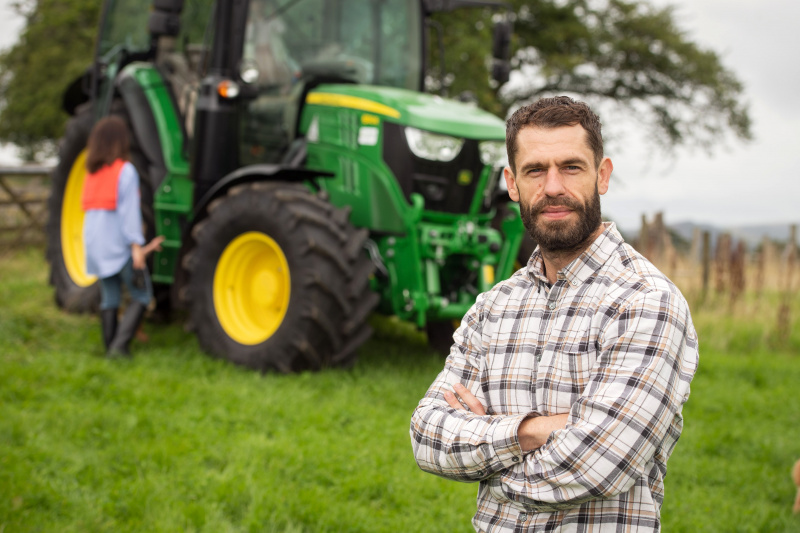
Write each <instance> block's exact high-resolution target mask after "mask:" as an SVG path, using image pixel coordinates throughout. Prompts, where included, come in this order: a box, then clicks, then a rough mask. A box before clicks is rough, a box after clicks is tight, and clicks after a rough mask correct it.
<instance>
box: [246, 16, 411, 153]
mask: <svg viewBox="0 0 800 533" xmlns="http://www.w3.org/2000/svg"><path fill="white" fill-rule="evenodd" d="M421 25H422V14H421V12H420V2H419V0H250V7H249V12H248V19H247V24H246V26H245V33H244V48H243V50H242V65H241V71H240V72H242V73H244V72H247V73H248V78H249V79H251V80H252V83H254V84H255V86H256V88H257V93H258V96H257V97H256V98H254V99H250V100H248V101H247V102H244V103H243V106H244V108H243V109H242V111H243V113H242V115H241V128H242V130H241V143H240V146H241V152H240V163H241V164H252V163H259V162H279V161H280V160H281V158H282V157H283V156H284V154H286V151H287V149H288V147H289V144H290V143H291V142H292V140H293V139H294V138H295V135H296V131H295V128H296V125H297V119H298V116H297V113H298V111H299V110H300V107H301V102H300V96H301V94H302V92H303V88H304V87H307V86H308V85H307V84H308V83H311V84H314V83H319V82H321V81H322V82H327V83H337V82H344V83H347V82H350V83H358V84H368V85H383V86H389V87H398V88H405V89H409V90H413V91H418V90H420V87H421V80H420V78H421V72H422V68H421V64H422V36H421Z"/></svg>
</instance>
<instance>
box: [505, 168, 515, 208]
mask: <svg viewBox="0 0 800 533" xmlns="http://www.w3.org/2000/svg"><path fill="white" fill-rule="evenodd" d="M503 177H504V178H505V179H506V187H507V188H508V196H509V197H510V198H511V199H512V200H514V201H515V202H519V191H518V190H517V181H516V180H515V179H514V174H513V172H511V168H509V167H505V168H504V169H503Z"/></svg>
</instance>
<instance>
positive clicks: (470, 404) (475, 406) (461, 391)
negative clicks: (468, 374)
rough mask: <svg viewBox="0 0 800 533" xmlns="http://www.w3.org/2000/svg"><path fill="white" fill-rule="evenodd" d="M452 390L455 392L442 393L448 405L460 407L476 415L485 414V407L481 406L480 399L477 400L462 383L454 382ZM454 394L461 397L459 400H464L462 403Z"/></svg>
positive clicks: (455, 407)
mask: <svg viewBox="0 0 800 533" xmlns="http://www.w3.org/2000/svg"><path fill="white" fill-rule="evenodd" d="M453 390H454V391H456V392H455V394H453V393H452V392H445V393H444V399H445V400H447V403H448V404H450V407H452V408H454V409H461V410H462V411H472V412H473V413H475V414H476V415H485V414H486V409H484V408H483V405H482V404H481V402H480V400H478V399H477V398H476V397H475V395H474V394H472V393H471V392H470V391H469V389H467V388H466V387H465V386H464V385H462V384H461V383H456V384H455V385H453ZM456 394H458V398H461V402H464V403H463V404H462V403H461V402H459V401H458V398H457V397H456Z"/></svg>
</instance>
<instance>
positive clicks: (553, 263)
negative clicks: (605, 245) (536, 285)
mask: <svg viewBox="0 0 800 533" xmlns="http://www.w3.org/2000/svg"><path fill="white" fill-rule="evenodd" d="M605 229H606V228H605V226H604V225H603V224H600V225H599V226H598V227H597V229H596V230H595V231H594V233H592V234H591V235H590V236H589V238H587V239H586V240H585V241H583V242H582V243H581V244H579V245H577V246H575V247H574V248H570V249H569V250H548V249H547V248H543V247H540V248H539V249H540V251H541V252H542V260H543V261H544V273H545V276H547V281H549V282H550V283H551V284H552V283H555V282H556V280H557V279H558V271H559V270H561V269H562V268H564V267H565V266H567V265H568V264H570V263H572V262H573V261H574V260H575V259H576V258H577V257H578V256H580V255H581V254H582V253H583V252H585V251H586V249H587V248H588V247H589V246H591V245H592V243H593V242H594V241H595V240H597V238H598V237H599V236H600V235H601V234H602V233H603V231H605Z"/></svg>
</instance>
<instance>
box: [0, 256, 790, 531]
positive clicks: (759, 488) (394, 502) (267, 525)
mask: <svg viewBox="0 0 800 533" xmlns="http://www.w3.org/2000/svg"><path fill="white" fill-rule="evenodd" d="M42 255H43V254H42V252H41V250H36V249H29V250H25V251H22V252H19V253H15V254H13V255H6V256H4V257H2V258H1V259H0V301H1V302H2V304H1V305H0V533H8V532H18V531H20V532H22V531H24V532H27V531H47V532H49V531H58V532H70V531H74V532H86V531H109V532H110V531H113V532H120V531H164V532H167V531H169V532H173V531H204V532H238V531H259V532H260V531H267V532H309V533H312V532H313V533H317V532H340V531H343V532H350V531H352V532H384V531H385V532H401V531H403V532H405V531H420V532H429V531H430V532H437V531H441V532H456V531H471V527H470V524H469V519H470V517H471V515H472V512H473V511H474V506H475V492H476V490H477V485H466V484H459V483H455V482H450V481H447V480H442V479H438V478H436V477H434V476H431V475H428V474H424V473H422V472H420V471H419V470H418V469H417V467H416V465H415V464H414V461H413V458H412V456H411V446H410V441H409V436H408V422H409V417H410V415H411V411H412V410H413V409H414V407H415V406H416V404H417V402H418V400H419V398H420V397H421V396H422V395H423V393H424V392H425V390H426V388H427V386H428V385H429V383H430V382H431V381H432V380H433V378H434V376H435V375H436V373H437V372H438V371H439V369H440V367H441V365H442V360H441V359H440V358H439V357H438V356H436V355H434V354H433V353H432V352H430V351H429V350H428V348H427V347H426V345H425V339H424V336H422V335H421V334H418V333H416V332H415V331H414V330H413V329H411V328H409V327H407V326H405V325H400V324H396V323H394V322H393V321H391V320H388V319H382V318H375V319H374V324H375V326H376V329H377V333H376V335H375V337H374V338H373V339H372V340H370V341H369V342H368V343H367V344H366V345H365V347H364V348H363V349H362V350H361V358H360V360H359V362H358V364H357V365H356V367H355V368H354V369H353V370H351V371H324V372H320V373H316V374H310V373H308V374H301V375H293V376H278V375H264V376H262V375H259V374H255V373H252V372H249V371H246V370H242V369H239V368H236V367H234V366H232V365H229V364H227V363H225V362H223V361H219V360H215V359H212V358H210V357H208V356H206V355H204V354H203V353H202V352H201V351H200V350H199V348H198V346H197V342H196V340H195V339H194V337H193V336H192V335H191V334H189V333H186V332H184V331H183V329H182V326H181V324H178V323H175V324H172V325H169V326H158V325H155V324H148V325H147V326H146V330H147V333H148V334H149V335H150V341H149V342H148V343H147V344H144V345H143V344H135V345H134V350H135V353H136V357H135V358H134V360H133V361H130V362H124V361H123V362H119V361H113V362H112V361H107V360H105V359H104V358H103V357H102V356H101V349H100V337H99V326H98V323H97V320H96V319H95V318H94V317H90V316H75V315H67V314H64V313H62V312H60V311H58V310H57V309H56V308H55V306H54V304H53V298H52V292H51V289H50V288H49V287H48V286H47V270H46V266H45V264H44V261H43V259H42ZM720 309H721V307H720V306H714V305H708V304H707V306H706V308H704V309H701V310H699V311H697V312H696V313H695V315H696V322H697V325H698V331H699V335H700V339H701V364H700V370H699V372H698V375H697V377H696V379H695V381H694V382H693V386H692V397H691V400H690V402H689V404H688V405H687V407H686V409H685V412H684V414H685V418H686V428H685V431H684V435H683V437H682V438H681V440H680V442H679V443H678V447H677V449H676V452H675V455H674V456H673V458H672V460H671V461H670V465H669V473H668V476H667V480H666V492H667V494H666V504H665V506H664V509H663V522H664V528H663V529H664V531H666V532H678V531H687V532H695V531H709V532H728V531H752V532H763V531H800V517H795V516H793V515H792V514H791V505H792V502H793V499H794V494H795V488H794V485H793V484H792V482H791V479H790V476H789V472H790V468H791V465H792V464H793V462H794V461H795V460H797V459H798V458H800V396H798V394H800V393H798V391H799V390H800V333H798V332H800V327H794V328H793V330H792V333H791V334H790V336H789V338H788V339H787V340H783V341H780V342H779V341H777V340H775V339H774V338H773V336H772V335H771V333H770V331H771V330H770V328H771V327H772V325H771V322H770V320H773V319H774V313H773V312H772V311H773V310H774V308H771V307H770V306H769V305H768V304H766V303H762V304H761V311H759V312H747V311H742V313H741V314H740V315H738V316H735V317H730V316H728V315H726V314H724V313H723V312H722V311H721V310H720ZM793 312H794V314H793V324H794V326H800V310H799V309H798V306H797V305H795V307H794V308H793Z"/></svg>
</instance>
